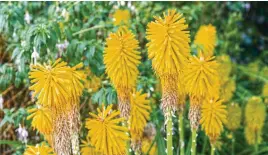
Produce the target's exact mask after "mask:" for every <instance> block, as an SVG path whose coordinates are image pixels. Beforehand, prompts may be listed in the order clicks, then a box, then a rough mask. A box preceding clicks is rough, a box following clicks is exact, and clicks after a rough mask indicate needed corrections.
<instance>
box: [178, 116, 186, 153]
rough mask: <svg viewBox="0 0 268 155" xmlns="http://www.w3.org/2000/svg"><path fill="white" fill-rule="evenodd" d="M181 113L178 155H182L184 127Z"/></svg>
mask: <svg viewBox="0 0 268 155" xmlns="http://www.w3.org/2000/svg"><path fill="white" fill-rule="evenodd" d="M183 116H184V113H183V111H182V112H180V113H179V122H178V123H179V134H180V135H179V137H180V155H184V146H185V145H184V125H183V123H184V122H183Z"/></svg>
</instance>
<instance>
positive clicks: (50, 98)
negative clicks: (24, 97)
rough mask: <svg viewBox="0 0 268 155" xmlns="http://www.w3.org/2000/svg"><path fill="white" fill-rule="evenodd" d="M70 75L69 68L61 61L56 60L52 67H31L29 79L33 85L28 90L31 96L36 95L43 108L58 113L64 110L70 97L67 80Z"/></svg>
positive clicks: (68, 81)
mask: <svg viewBox="0 0 268 155" xmlns="http://www.w3.org/2000/svg"><path fill="white" fill-rule="evenodd" d="M70 77H71V73H70V72H69V67H68V66H66V63H65V62H61V59H58V60H56V62H55V63H54V64H53V65H45V66H43V65H40V64H37V65H33V66H32V69H31V71H30V73H29V78H30V79H31V83H32V84H33V85H32V86H31V87H30V90H33V91H34V94H33V96H37V95H38V101H39V103H40V104H41V105H42V106H44V107H48V108H50V107H52V108H53V109H55V110H57V111H60V110H64V108H65V107H66V104H67V103H68V100H69V98H70V97H71V96H70V94H71V93H70V89H69V88H68V87H67V86H68V85H69V84H70V80H69V78H70Z"/></svg>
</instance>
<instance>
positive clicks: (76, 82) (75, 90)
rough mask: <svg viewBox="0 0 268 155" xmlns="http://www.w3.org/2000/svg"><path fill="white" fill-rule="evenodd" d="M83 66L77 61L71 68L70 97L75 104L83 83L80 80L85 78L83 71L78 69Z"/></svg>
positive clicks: (80, 93)
mask: <svg viewBox="0 0 268 155" xmlns="http://www.w3.org/2000/svg"><path fill="white" fill-rule="evenodd" d="M82 67H83V63H79V64H77V65H76V66H74V67H72V68H71V71H70V72H71V74H72V76H71V90H70V92H71V93H72V98H73V99H74V101H75V104H78V103H79V97H80V96H81V95H82V92H83V89H84V84H83V83H82V82H81V81H85V80H86V74H85V71H83V70H79V69H81V68H82Z"/></svg>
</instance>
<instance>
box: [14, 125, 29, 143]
mask: <svg viewBox="0 0 268 155" xmlns="http://www.w3.org/2000/svg"><path fill="white" fill-rule="evenodd" d="M16 132H17V134H18V139H19V140H20V141H22V142H23V143H27V137H28V131H27V130H26V129H25V128H24V127H21V124H19V128H18V129H16Z"/></svg>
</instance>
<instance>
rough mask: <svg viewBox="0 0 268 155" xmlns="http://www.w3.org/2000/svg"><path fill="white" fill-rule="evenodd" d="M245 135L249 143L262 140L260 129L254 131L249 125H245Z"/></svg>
mask: <svg viewBox="0 0 268 155" xmlns="http://www.w3.org/2000/svg"><path fill="white" fill-rule="evenodd" d="M244 133H245V137H246V140H247V142H248V144H249V145H256V144H260V143H261V141H262V137H261V135H262V131H259V132H256V131H254V130H253V129H251V128H250V127H247V126H246V127H245V131H244Z"/></svg>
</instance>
